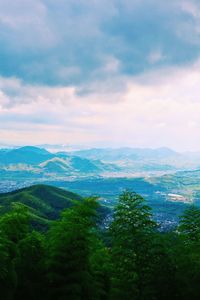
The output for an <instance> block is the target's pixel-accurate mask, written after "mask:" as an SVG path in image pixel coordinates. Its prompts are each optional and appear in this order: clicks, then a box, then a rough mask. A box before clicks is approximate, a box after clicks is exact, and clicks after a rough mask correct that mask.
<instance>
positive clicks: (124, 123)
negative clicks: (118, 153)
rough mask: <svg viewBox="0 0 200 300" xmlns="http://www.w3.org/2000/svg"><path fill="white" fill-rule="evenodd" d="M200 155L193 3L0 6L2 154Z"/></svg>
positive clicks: (144, 0) (7, 2)
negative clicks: (109, 151)
mask: <svg viewBox="0 0 200 300" xmlns="http://www.w3.org/2000/svg"><path fill="white" fill-rule="evenodd" d="M3 143H5V144H16V145H25V144H26V145H27V144H44V143H48V144H63V143H64V144H79V145H85V146H104V147H105V146H113V147H119V146H132V147H161V146H168V147H171V148H174V149H177V150H200V2H199V0H171V1H163V0H56V1H55V0H15V1H13V0H0V144H3Z"/></svg>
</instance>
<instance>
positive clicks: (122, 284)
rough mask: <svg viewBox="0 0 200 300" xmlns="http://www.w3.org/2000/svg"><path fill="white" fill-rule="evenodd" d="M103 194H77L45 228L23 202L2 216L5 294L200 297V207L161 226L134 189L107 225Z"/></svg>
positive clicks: (14, 299)
mask: <svg viewBox="0 0 200 300" xmlns="http://www.w3.org/2000/svg"><path fill="white" fill-rule="evenodd" d="M99 205H100V204H99V202H98V199H97V198H95V197H91V198H85V199H83V200H81V201H80V200H79V201H76V200H74V201H73V205H72V206H70V207H68V208H66V209H64V210H63V211H62V213H61V215H60V217H59V218H58V219H56V220H54V221H52V222H51V223H50V225H49V226H48V228H46V229H45V230H41V228H40V229H38V228H37V226H35V224H34V223H33V222H32V214H31V213H30V211H29V208H28V207H27V206H26V205H24V204H22V203H21V204H20V203H18V205H15V206H13V208H12V210H10V211H8V212H5V213H4V214H3V215H1V217H0V233H1V234H0V291H1V292H0V293H1V296H0V299H2V300H22V299H29V300H36V299H39V300H45V299H48V300H54V299H55V300H64V299H68V300H82V299H83V300H104V299H105V300H110V299H111V300H115V299H116V300H130V299H133V300H168V299H174V300H179V299H180V300H184V299H185V300H186V299H187V300H188V299H190V300H193V299H199V298H200V284H199V282H200V209H199V208H198V207H195V206H189V207H188V208H187V209H186V210H185V212H184V213H183V215H182V216H180V221H179V224H178V226H177V227H176V228H175V229H174V230H173V231H170V232H165V233H164V232H161V231H160V229H159V226H158V224H156V222H155V221H154V220H153V217H152V212H151V208H150V207H149V206H148V205H147V204H146V202H145V200H144V199H143V198H142V197H141V196H140V195H138V194H136V193H135V192H132V191H125V192H123V193H122V194H121V195H120V196H119V201H118V204H117V205H116V207H115V209H114V214H113V218H112V222H111V223H110V225H109V227H108V228H102V226H100V225H99V224H100V222H99V218H100V217H99V213H98V211H99Z"/></svg>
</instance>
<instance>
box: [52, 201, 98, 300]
mask: <svg viewBox="0 0 200 300" xmlns="http://www.w3.org/2000/svg"><path fill="white" fill-rule="evenodd" d="M96 208H97V202H96V199H94V198H91V199H86V200H84V201H83V202H81V203H77V204H76V205H75V206H73V207H72V208H71V209H67V210H65V211H64V212H63V213H62V216H61V219H60V220H59V221H57V222H55V224H53V226H52V228H51V229H50V232H49V236H48V238H49V241H48V252H49V258H48V279H49V290H50V293H51V294H50V298H51V299H64V297H67V299H89V298H90V297H91V292H92V288H91V287H92V275H91V268H90V263H89V258H90V249H91V247H92V242H93V241H94V239H93V237H94V235H95V214H96V213H95V211H96Z"/></svg>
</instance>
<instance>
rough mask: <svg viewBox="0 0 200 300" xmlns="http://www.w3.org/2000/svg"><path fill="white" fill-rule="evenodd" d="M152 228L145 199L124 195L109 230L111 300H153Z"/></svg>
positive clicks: (153, 226)
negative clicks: (110, 243)
mask: <svg viewBox="0 0 200 300" xmlns="http://www.w3.org/2000/svg"><path fill="white" fill-rule="evenodd" d="M155 227H156V224H155V222H154V221H152V215H151V210H150V208H149V206H147V205H146V203H145V201H144V199H143V198H142V197H141V196H139V195H137V194H136V193H133V192H129V191H127V192H124V193H123V194H122V195H121V196H120V198H119V204H118V205H117V207H116V209H115V213H114V220H113V222H112V224H111V228H110V230H111V240H112V265H113V272H112V293H111V298H112V299H153V297H154V291H152V287H151V284H150V283H151V279H152V278H151V276H152V270H151V269H152V266H151V259H152V257H151V251H150V249H151V244H152V236H153V234H154V231H155Z"/></svg>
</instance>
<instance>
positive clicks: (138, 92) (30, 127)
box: [0, 62, 200, 150]
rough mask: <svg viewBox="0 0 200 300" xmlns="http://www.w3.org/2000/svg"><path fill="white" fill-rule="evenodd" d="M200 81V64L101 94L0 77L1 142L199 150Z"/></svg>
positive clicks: (164, 71)
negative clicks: (36, 84)
mask: <svg viewBox="0 0 200 300" xmlns="http://www.w3.org/2000/svg"><path fill="white" fill-rule="evenodd" d="M123 80H124V81H125V79H124V78H123ZM118 81H119V82H120V78H118ZM199 82H200V63H199V62H197V63H196V64H194V65H193V66H191V67H187V68H182V69H161V70H160V71H157V72H152V73H149V74H146V75H143V76H138V77H132V78H127V79H126V88H125V89H122V90H119V91H118V93H117V94H116V92H113V93H112V92H111V90H110V91H109V92H107V91H106V89H107V87H106V88H105V92H104V93H98V86H96V90H93V92H92V93H89V94H84V95H82V96H80V95H78V94H77V93H76V87H73V86H72V87H45V86H30V85H24V84H23V83H22V82H20V81H18V80H17V79H4V78H1V80H0V90H1V93H0V105H1V110H0V122H1V123H2V126H1V131H0V134H1V139H2V142H11V143H13V142H14V141H16V140H17V141H19V142H21V143H25V144H26V143H27V142H28V141H30V136H31V143H41V142H43V143H44V142H45V143H66V142H68V143H76V144H77V143H85V144H91V145H92V144H93V145H95V143H97V142H99V141H102V143H104V145H105V144H107V145H114V146H124V145H129V146H142V147H147V146H151V147H158V146H164V145H165V146H169V147H172V148H176V149H179V150H180V149H193V150H195V149H200V122H199V115H200V85H199ZM101 84H102V83H101ZM115 100H116V101H115ZM22 129H23V130H22Z"/></svg>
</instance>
